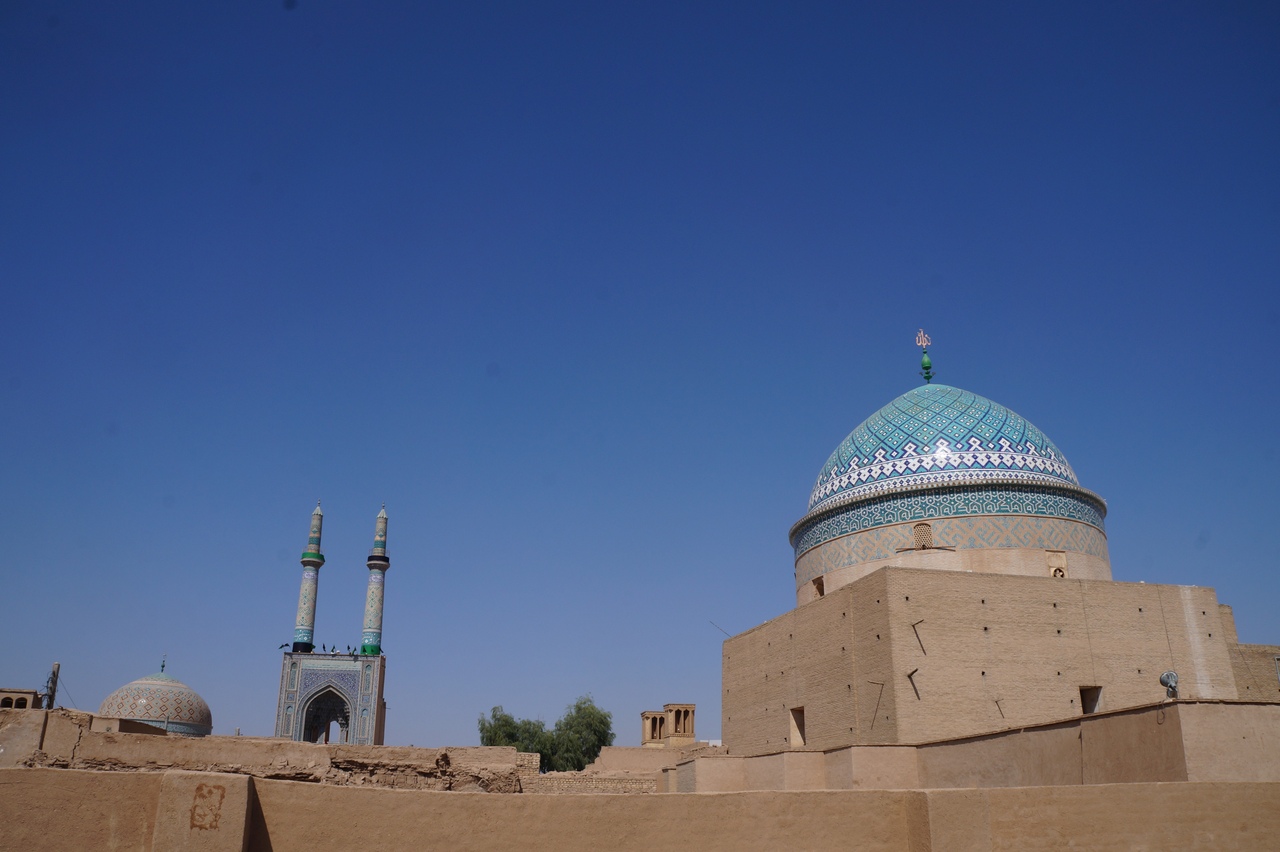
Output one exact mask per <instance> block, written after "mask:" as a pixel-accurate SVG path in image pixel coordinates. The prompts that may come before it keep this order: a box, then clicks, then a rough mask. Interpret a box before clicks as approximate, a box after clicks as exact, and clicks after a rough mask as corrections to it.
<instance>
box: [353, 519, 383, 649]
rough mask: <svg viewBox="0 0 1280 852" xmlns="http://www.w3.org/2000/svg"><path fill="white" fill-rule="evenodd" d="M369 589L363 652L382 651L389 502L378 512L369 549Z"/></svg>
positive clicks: (362, 642) (362, 638)
mask: <svg viewBox="0 0 1280 852" xmlns="http://www.w3.org/2000/svg"><path fill="white" fill-rule="evenodd" d="M365 564H366V565H368V566H369V591H368V593H367V594H366V595H365V598H364V632H363V633H362V634H361V635H360V653H361V654H381V653H382V587H383V584H384V583H385V582H386V578H387V569H388V568H390V567H391V560H390V559H388V558H387V504H386V503H383V504H382V511H380V512H378V522H377V525H376V526H375V527H374V531H373V549H372V550H370V551H369V559H368V561H367V562H365Z"/></svg>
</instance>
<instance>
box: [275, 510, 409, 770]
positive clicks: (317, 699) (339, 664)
mask: <svg viewBox="0 0 1280 852" xmlns="http://www.w3.org/2000/svg"><path fill="white" fill-rule="evenodd" d="M323 523H324V515H323V514H322V513H321V511H320V507H319V505H317V506H316V510H315V512H313V513H312V515H311V533H310V535H309V536H308V538H307V549H306V550H305V551H304V552H303V554H302V589H301V591H300V592H299V593H298V617H297V621H296V623H295V626H294V633H293V647H292V649H291V650H289V651H286V652H285V654H284V662H283V665H282V667H281V670H280V692H279V697H278V699H277V702H276V736H277V737H286V738H288V739H292V740H302V741H306V742H313V743H314V742H339V743H351V744H353V745H382V739H383V731H384V729H385V725H386V714H387V704H386V701H385V700H384V699H383V697H382V690H383V685H384V683H385V678H386V658H385V657H384V656H382V600H383V596H382V587H383V582H384V579H385V577H386V571H387V568H388V567H390V565H391V562H390V560H388V559H387V512H386V508H385V507H383V510H382V511H381V512H379V513H378V519H377V523H376V526H375V532H374V542H373V549H372V550H371V551H370V552H369V559H368V561H367V563H366V564H367V565H368V567H369V590H368V594H367V595H366V598H365V614H364V629H363V632H362V633H361V636H360V644H359V645H358V646H357V647H356V648H355V650H354V652H353V650H352V647H351V646H350V645H348V646H347V648H346V653H339V652H338V649H337V646H336V645H335V646H334V647H333V648H332V650H322V652H321V653H316V651H315V648H316V646H315V621H316V590H317V586H318V581H319V576H320V566H322V565H324V554H323V553H322V552H321V550H320V534H321V528H322V526H323Z"/></svg>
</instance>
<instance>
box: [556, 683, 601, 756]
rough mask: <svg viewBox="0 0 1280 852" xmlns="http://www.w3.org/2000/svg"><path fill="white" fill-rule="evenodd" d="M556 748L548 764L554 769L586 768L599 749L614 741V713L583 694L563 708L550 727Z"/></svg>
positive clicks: (598, 754) (598, 752)
mask: <svg viewBox="0 0 1280 852" xmlns="http://www.w3.org/2000/svg"><path fill="white" fill-rule="evenodd" d="M552 737H553V739H554V741H555V752H554V753H553V755H552V757H551V768H552V770H554V771H556V772H573V771H577V770H581V769H585V768H586V766H587V764H588V763H591V762H592V761H593V760H595V759H596V758H597V757H599V756H600V749H602V748H604V747H605V746H609V745H613V714H612V713H610V712H609V711H608V710H602V709H600V708H599V707H597V706H596V703H595V702H594V701H592V700H591V696H590V695H584V696H582V697H581V698H579V699H578V700H577V701H575V702H574V703H573V704H571V705H569V707H568V708H567V709H566V710H565V712H564V715H563V716H561V717H560V719H559V720H558V721H557V722H556V727H555V730H553V731H552Z"/></svg>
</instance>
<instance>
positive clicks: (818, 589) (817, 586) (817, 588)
mask: <svg viewBox="0 0 1280 852" xmlns="http://www.w3.org/2000/svg"><path fill="white" fill-rule="evenodd" d="M825 586H826V584H825V583H823V582H822V578H821V577H818V578H817V579H816V580H814V581H813V591H814V592H815V594H816V596H817V597H822V596H823V595H825V594H826V593H827V591H826V587H825Z"/></svg>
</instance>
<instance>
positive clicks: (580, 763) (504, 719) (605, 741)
mask: <svg viewBox="0 0 1280 852" xmlns="http://www.w3.org/2000/svg"><path fill="white" fill-rule="evenodd" d="M480 745H485V746H515V748H516V751H523V752H528V753H530V754H533V753H535V752H536V753H537V754H538V755H539V756H540V757H541V759H540V760H539V767H540V769H541V770H542V771H543V772H572V771H576V770H581V769H584V768H586V766H587V764H589V763H591V762H592V761H593V760H595V759H596V758H597V757H598V756H599V755H600V750H601V749H602V748H604V747H605V746H608V745H613V714H612V713H610V712H609V711H608V710H602V709H601V708H599V707H597V706H596V703H595V702H594V701H592V700H591V696H590V695H584V696H582V697H581V698H579V699H578V700H577V701H575V702H574V703H573V704H570V705H569V706H568V707H567V708H566V709H565V712H564V715H563V716H561V717H560V718H559V719H558V720H557V721H556V724H555V727H554V728H552V729H551V730H547V726H546V724H544V723H543V722H542V721H541V720H540V719H517V718H515V717H514V716H512V715H511V714H510V713H508V712H506V711H505V710H503V709H502V707H501V706H498V707H494V708H493V709H492V710H491V711H489V718H487V719H486V718H485V717H484V715H483V714H481V716H480Z"/></svg>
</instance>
